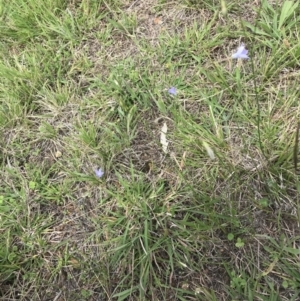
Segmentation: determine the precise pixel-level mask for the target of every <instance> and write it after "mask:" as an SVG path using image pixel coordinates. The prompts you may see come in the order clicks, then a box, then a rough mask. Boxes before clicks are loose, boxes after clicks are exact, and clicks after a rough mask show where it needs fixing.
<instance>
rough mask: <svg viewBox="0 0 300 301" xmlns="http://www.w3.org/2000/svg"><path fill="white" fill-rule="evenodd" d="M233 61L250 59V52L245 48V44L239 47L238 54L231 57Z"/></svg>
mask: <svg viewBox="0 0 300 301" xmlns="http://www.w3.org/2000/svg"><path fill="white" fill-rule="evenodd" d="M231 57H232V58H233V59H248V58H249V56H248V50H247V49H246V48H245V45H244V43H242V44H241V46H239V48H238V49H237V52H236V53H234V54H233V55H232V56H231Z"/></svg>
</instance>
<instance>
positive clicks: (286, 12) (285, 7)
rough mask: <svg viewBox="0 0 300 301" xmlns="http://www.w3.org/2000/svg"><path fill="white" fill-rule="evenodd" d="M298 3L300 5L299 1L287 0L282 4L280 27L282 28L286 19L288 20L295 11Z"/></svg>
mask: <svg viewBox="0 0 300 301" xmlns="http://www.w3.org/2000/svg"><path fill="white" fill-rule="evenodd" d="M298 5H299V2H298V1H297V2H296V3H294V1H285V2H284V3H283V4H282V8H281V14H280V18H279V24H278V29H280V28H281V27H282V26H283V24H284V23H285V21H287V19H288V18H289V17H290V16H291V15H292V14H293V13H294V12H295V10H296V8H297V7H298Z"/></svg>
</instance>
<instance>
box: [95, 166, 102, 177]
mask: <svg viewBox="0 0 300 301" xmlns="http://www.w3.org/2000/svg"><path fill="white" fill-rule="evenodd" d="M95 175H96V177H97V178H101V177H102V176H103V175H104V171H103V170H102V168H99V169H95Z"/></svg>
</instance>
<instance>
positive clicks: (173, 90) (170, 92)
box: [168, 87, 177, 96]
mask: <svg viewBox="0 0 300 301" xmlns="http://www.w3.org/2000/svg"><path fill="white" fill-rule="evenodd" d="M168 93H169V94H170V95H174V96H175V95H176V94H177V90H176V88H175V87H171V88H170V89H169V90H168Z"/></svg>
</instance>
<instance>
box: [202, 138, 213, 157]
mask: <svg viewBox="0 0 300 301" xmlns="http://www.w3.org/2000/svg"><path fill="white" fill-rule="evenodd" d="M203 146H204V148H205V149H206V152H207V154H208V156H209V157H210V159H211V160H214V159H215V158H216V157H215V153H214V151H213V149H212V148H211V147H210V146H209V145H208V143H207V142H205V141H203Z"/></svg>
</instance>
